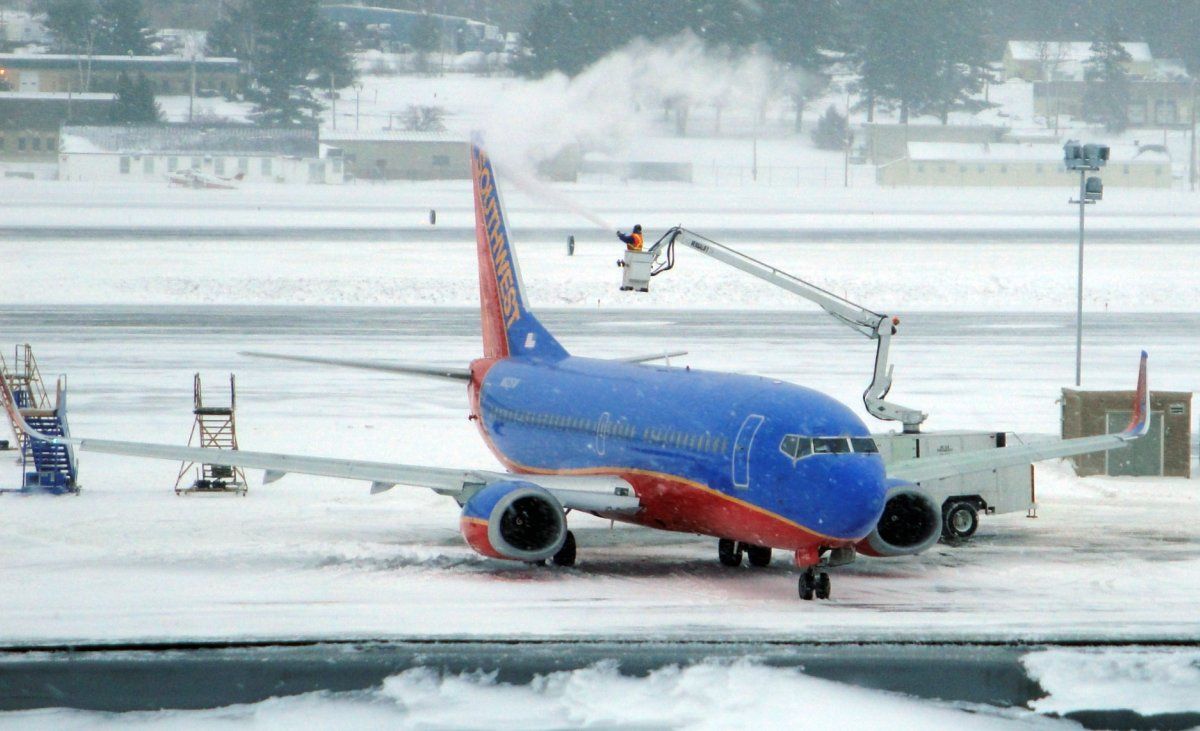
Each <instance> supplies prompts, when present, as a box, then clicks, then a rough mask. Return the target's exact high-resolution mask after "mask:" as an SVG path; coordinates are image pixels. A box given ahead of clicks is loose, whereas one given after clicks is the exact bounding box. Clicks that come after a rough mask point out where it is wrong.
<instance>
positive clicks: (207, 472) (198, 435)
mask: <svg viewBox="0 0 1200 731" xmlns="http://www.w3.org/2000/svg"><path fill="white" fill-rule="evenodd" d="M192 415H193V416H195V417H196V418H195V420H194V421H193V422H192V433H191V435H190V436H189V437H188V446H190V447H202V448H205V449H237V448H238V443H237V383H236V381H235V379H234V376H233V374H232V373H231V374H229V405H228V406H207V405H205V404H204V396H203V393H202V389H201V384H200V374H199V373H197V374H196V375H195V378H194V379H193V381H192ZM189 473H190V474H191V477H192V481H191V483H190V484H188V483H186V478H187V477H188V476H189ZM248 490H249V484H248V483H247V482H246V473H245V472H244V471H243V470H242V469H241V468H240V467H229V466H226V465H215V464H201V465H197V464H196V463H195V462H184V463H183V464H181V465H180V467H179V476H178V477H176V478H175V494H176V495H189V494H192V493H234V494H237V495H242V496H243V497H244V496H245V495H246V492H247V491H248Z"/></svg>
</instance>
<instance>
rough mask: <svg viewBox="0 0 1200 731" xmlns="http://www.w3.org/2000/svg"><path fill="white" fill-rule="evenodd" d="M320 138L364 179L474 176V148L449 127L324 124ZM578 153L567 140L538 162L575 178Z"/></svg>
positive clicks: (556, 176) (542, 168)
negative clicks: (367, 127)
mask: <svg viewBox="0 0 1200 731" xmlns="http://www.w3.org/2000/svg"><path fill="white" fill-rule="evenodd" d="M321 142H323V143H325V144H327V145H331V146H333V147H336V148H338V149H339V150H341V152H342V156H343V157H344V159H345V162H346V172H347V175H349V176H350V177H353V178H358V179H361V180H470V179H471V147H470V144H469V143H468V142H467V138H466V137H465V136H463V135H456V134H454V133H450V132H408V131H399V130H378V131H370V132H367V131H363V132H353V131H342V130H329V129H325V130H322V132H321ZM579 168H580V152H579V148H578V146H576V145H567V146H566V147H564V148H563V149H562V150H560V151H559V152H558V153H557V154H556V155H554V156H553V157H551V158H549V159H547V160H544V161H543V162H542V163H541V164H539V165H538V169H537V172H538V175H539V176H540V177H542V178H545V179H547V180H556V181H560V182H573V181H575V180H576V179H577V178H578V177H579Z"/></svg>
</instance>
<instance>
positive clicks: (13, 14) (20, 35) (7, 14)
mask: <svg viewBox="0 0 1200 731" xmlns="http://www.w3.org/2000/svg"><path fill="white" fill-rule="evenodd" d="M43 18H44V16H41V15H34V14H31V13H27V12H24V11H21V10H11V9H8V8H3V7H0V46H5V47H11V46H22V45H27V44H30V43H49V42H50V33H49V31H47V30H46V26H45V25H44V24H43V23H42V19H43Z"/></svg>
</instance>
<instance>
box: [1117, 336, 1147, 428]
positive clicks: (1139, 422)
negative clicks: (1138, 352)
mask: <svg viewBox="0 0 1200 731" xmlns="http://www.w3.org/2000/svg"><path fill="white" fill-rule="evenodd" d="M1147 357H1148V356H1147V355H1146V351H1144V350H1143V351H1142V362H1141V364H1140V365H1139V366H1138V382H1137V392H1136V393H1135V394H1134V397H1133V418H1132V419H1130V420H1129V426H1127V427H1125V431H1123V432H1121V436H1123V437H1126V438H1129V439H1136V438H1138V437H1142V436H1145V435H1146V433H1147V432H1149V431H1150V387H1149V385H1148V384H1147V383H1146V359H1147Z"/></svg>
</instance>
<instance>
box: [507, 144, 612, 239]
mask: <svg viewBox="0 0 1200 731" xmlns="http://www.w3.org/2000/svg"><path fill="white" fill-rule="evenodd" d="M492 165H493V167H495V169H496V174H498V175H499V176H500V177H502V178H504V179H505V180H506V181H508V182H510V183H512V184H513V185H514V186H516V187H517V188H519V189H520V190H521V191H522V192H524V193H525V195H527V196H529V197H530V198H536V199H538V200H541V201H543V202H545V203H549V204H552V205H555V206H558V207H559V208H560V209H563V210H567V211H571V212H572V213H576V214H578V215H579V216H581V217H583V218H585V219H587V220H588V221H591V222H592V223H593V224H595V225H596V226H597V227H598V228H600V229H602V230H604V231H610V232H611V231H613V230H614V228H613V225H612V224H611V223H609V222H608V221H607V220H605V218H604V217H603V216H601V215H600V214H598V213H596V212H595V211H593V210H591V209H590V208H588V207H587V206H585V205H583V204H581V203H580V202H579V201H577V200H574V199H573V198H571V197H570V196H569V195H567V194H565V193H563V192H562V191H559V190H555V189H554V188H553V187H552V186H550V185H547V184H546V183H543V182H542V181H540V180H538V179H537V178H536V177H535V176H533V175H532V174H530V173H528V172H526V171H525V170H522V169H521V167H520V166H517V165H502V164H499V163H497V162H496V161H495V160H493V161H492Z"/></svg>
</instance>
